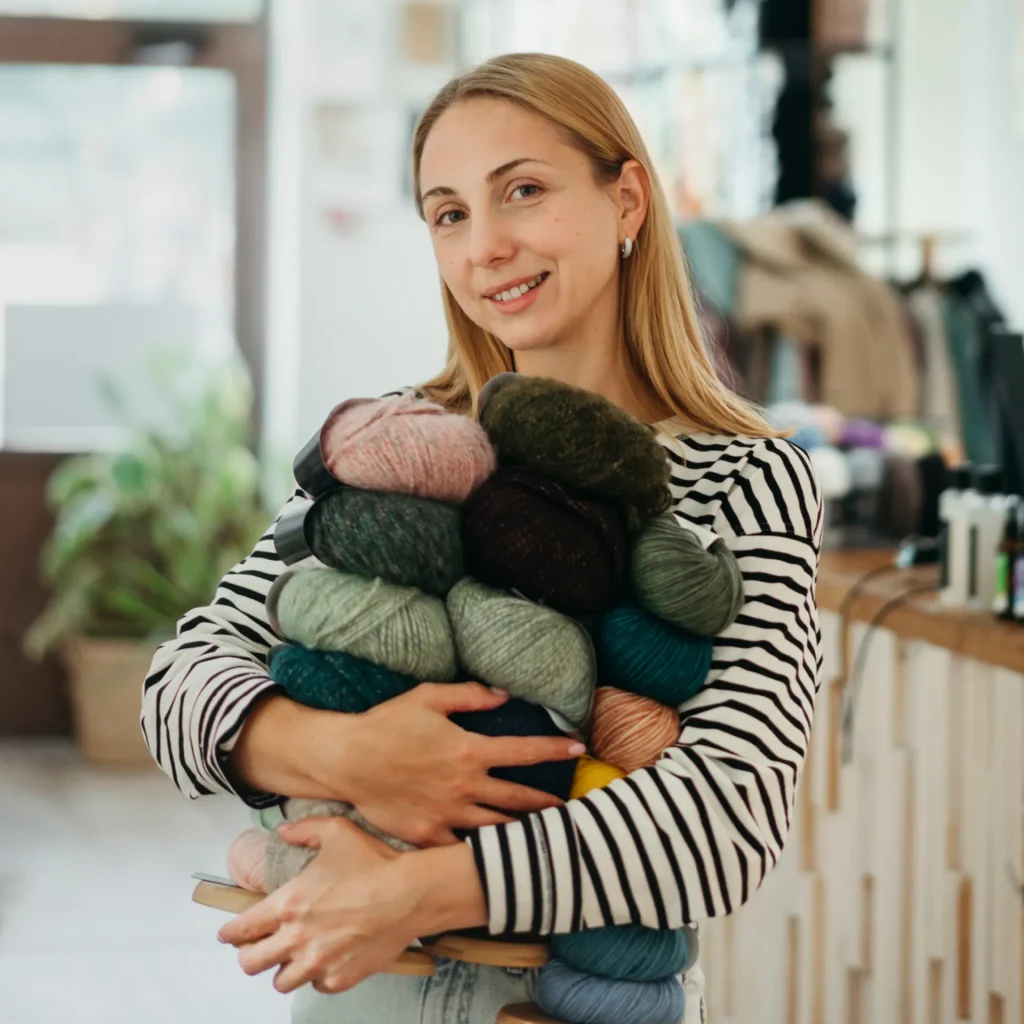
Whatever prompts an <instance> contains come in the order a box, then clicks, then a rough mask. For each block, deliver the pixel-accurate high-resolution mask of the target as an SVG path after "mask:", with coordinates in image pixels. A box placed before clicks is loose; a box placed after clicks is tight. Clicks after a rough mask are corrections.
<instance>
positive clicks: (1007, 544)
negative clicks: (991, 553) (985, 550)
mask: <svg viewBox="0 0 1024 1024" xmlns="http://www.w3.org/2000/svg"><path fill="white" fill-rule="evenodd" d="M1020 512H1021V504H1020V499H1019V498H1016V497H1013V498H1010V499H1009V501H1008V503H1007V506H1006V517H1005V522H1004V525H1003V540H1002V543H1000V545H999V553H998V554H997V556H996V596H995V600H994V601H993V602H992V611H993V612H994V613H995V614H996V615H998V616H999V618H1001V619H1006V620H1012V619H1013V609H1014V600H1015V599H1014V572H1015V570H1016V567H1017V562H1018V560H1019V559H1021V556H1022V555H1024V544H1022V543H1021V536H1020Z"/></svg>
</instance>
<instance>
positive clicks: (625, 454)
mask: <svg viewBox="0 0 1024 1024" xmlns="http://www.w3.org/2000/svg"><path fill="white" fill-rule="evenodd" d="M482 399H483V400H482V401H480V400H478V415H479V418H480V424H481V426H482V427H483V428H484V430H486V431H487V434H488V436H489V437H490V439H491V443H492V444H493V445H494V447H495V449H496V451H497V452H498V461H499V463H501V464H502V465H505V466H525V467H526V468H527V469H532V470H534V471H535V472H537V473H540V474H542V475H544V476H547V477H550V478H551V479H552V480H555V481H556V482H558V483H560V484H562V485H563V486H565V487H568V488H569V489H571V490H576V491H579V493H580V494H583V495H585V496H589V497H595V498H607V499H610V500H612V501H614V502H616V503H617V504H618V505H619V506H620V507H621V508H622V509H623V511H624V512H625V513H626V518H627V522H628V523H629V526H630V528H636V527H638V526H639V525H640V524H641V523H643V522H645V521H646V520H647V519H649V518H650V517H651V516H654V515H657V514H658V513H659V512H664V511H665V510H666V509H667V508H668V507H669V504H670V503H671V495H670V492H669V489H668V482H669V467H668V460H667V458H666V455H665V449H664V448H663V447H662V446H661V445H660V444H659V443H658V441H657V439H656V437H655V434H654V431H653V430H652V429H651V427H649V426H648V425H647V424H645V423H641V422H640V421H639V420H638V419H636V417H634V416H631V415H630V414H629V413H628V412H626V411H625V410H624V409H621V408H619V406H617V405H615V403H614V402H610V401H608V399H607V398H603V397H602V396H601V395H595V394H593V393H592V392H590V391H585V390H584V389H583V388H577V387H572V386H571V385H569V384H562V383H561V382H559V381H555V380H548V379H547V378H544V377H526V376H521V375H519V374H511V375H505V374H502V375H500V378H495V379H494V381H493V383H492V382H488V385H486V386H485V389H484V391H483V392H482Z"/></svg>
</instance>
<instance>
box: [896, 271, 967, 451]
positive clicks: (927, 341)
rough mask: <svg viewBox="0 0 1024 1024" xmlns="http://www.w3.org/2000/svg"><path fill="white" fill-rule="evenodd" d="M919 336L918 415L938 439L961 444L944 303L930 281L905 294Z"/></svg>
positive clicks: (954, 374)
mask: <svg viewBox="0 0 1024 1024" xmlns="http://www.w3.org/2000/svg"><path fill="white" fill-rule="evenodd" d="M907 308H908V309H909V310H910V312H911V314H912V315H913V317H914V319H915V320H916V322H917V326H918V328H919V336H920V339H921V404H920V417H921V419H922V420H924V422H925V423H926V424H927V425H928V426H929V427H931V428H932V429H933V430H934V431H935V433H936V436H937V437H938V439H939V441H940V442H941V443H945V444H955V445H957V446H962V445H963V437H962V434H963V431H962V428H961V421H960V400H959V397H958V394H957V377H956V372H955V370H954V366H953V360H952V356H951V343H950V341H949V337H948V335H947V332H946V316H945V303H944V300H943V297H942V293H941V292H940V291H939V289H938V288H937V287H936V286H935V285H933V284H923V285H921V286H919V287H917V288H915V289H914V290H913V291H911V292H910V294H909V295H908V296H907Z"/></svg>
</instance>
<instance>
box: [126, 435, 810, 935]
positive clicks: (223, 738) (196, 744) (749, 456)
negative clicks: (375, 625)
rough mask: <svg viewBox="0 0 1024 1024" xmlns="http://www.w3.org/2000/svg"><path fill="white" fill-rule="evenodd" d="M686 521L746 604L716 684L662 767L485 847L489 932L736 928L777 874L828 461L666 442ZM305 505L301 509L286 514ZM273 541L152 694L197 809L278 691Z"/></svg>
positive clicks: (693, 706) (250, 559)
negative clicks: (729, 563)
mask: <svg viewBox="0 0 1024 1024" xmlns="http://www.w3.org/2000/svg"><path fill="white" fill-rule="evenodd" d="M661 441H662V444H663V445H664V447H665V450H666V457H667V458H668V460H669V462H670V468H671V482H670V486H671V490H672V496H673V511H674V513H675V514H676V516H677V517H678V518H679V520H680V522H681V524H683V525H686V524H695V525H697V526H699V527H700V528H702V529H703V530H708V531H711V532H712V533H714V534H715V535H717V536H718V537H720V538H722V540H723V541H724V542H725V543H726V544H727V545H728V547H729V548H730V549H731V550H732V552H733V554H734V555H735V556H736V558H737V561H738V564H739V566H740V570H741V573H742V576H743V584H744V603H743V606H742V608H741V610H740V614H739V616H738V618H737V619H736V621H735V623H734V624H733V625H732V626H730V627H729V628H728V629H727V630H725V631H724V632H723V633H722V634H721V635H720V636H719V637H718V638H716V641H715V644H714V651H713V658H712V664H711V671H710V673H709V676H708V679H707V681H706V683H705V685H704V687H703V688H702V690H701V691H700V692H699V693H698V694H697V696H696V697H694V698H692V699H691V700H690V701H688V702H687V703H686V704H685V705H684V706H683V707H682V708H681V709H680V732H679V736H678V739H677V740H676V742H675V743H674V744H673V745H672V746H671V747H669V748H668V749H667V750H665V751H664V752H663V753H662V755H661V757H660V759H659V760H658V761H657V762H656V763H655V764H654V765H653V766H651V767H648V768H642V769H640V770H639V771H635V772H633V773H631V774H630V775H628V776H627V777H626V778H624V779H618V780H616V781H614V782H612V783H611V784H610V785H609V786H607V787H605V788H604V789H600V790H596V791H593V792H591V793H589V794H587V795H586V796H585V797H583V798H581V799H577V800H570V801H568V802H567V803H566V804H565V805H563V806H561V807H558V808H552V809H549V810H546V811H542V812H539V813H535V814H531V815H528V816H527V817H525V818H523V819H521V820H518V821H515V822H512V823H509V824H504V825H489V826H486V827H484V828H481V829H479V830H478V831H476V832H474V833H472V834H471V835H470V837H469V838H468V839H467V840H466V841H467V842H468V843H470V844H471V846H472V849H473V853H474V856H475V860H476V864H477V868H478V871H479V874H480V878H481V882H482V884H483V887H484V892H485V895H486V898H487V906H488V914H489V928H490V931H491V932H492V933H493V934H499V933H502V932H509V931H517V932H533V933H536V934H547V933H557V932H567V931H578V930H580V929H583V928H593V927H598V926H602V925H612V924H627V923H639V924H644V925H646V926H648V927H651V928H678V927H681V926H682V925H684V924H688V923H692V922H699V921H700V920H702V919H704V918H708V917H714V916H720V915H723V914H728V913H730V912H732V911H734V910H735V909H737V908H738V907H739V906H740V905H741V904H743V903H744V902H745V901H746V900H747V899H748V898H749V897H750V896H751V895H752V894H753V893H754V891H755V890H756V889H757V887H758V886H759V885H760V883H761V882H762V880H763V879H764V877H765V876H766V874H767V873H768V871H769V870H770V869H771V868H772V866H773V865H774V864H775V863H776V861H777V860H778V858H779V855H780V853H781V850H782V846H783V843H784V842H785V839H786V834H787V832H788V830H789V825H790V820H791V816H792V811H793V804H794V794H795V790H796V785H797V780H798V778H799V775H800V770H801V767H802V765H803V761H804V758H805V755H806V752H807V746H808V740H809V737H810V731H811V723H812V719H813V714H814V703H815V696H816V694H817V690H818V687H819V685H820V678H821V653H820V639H821V638H820V633H819V629H818V617H817V609H816V605H815V598H814V590H815V583H816V577H817V566H818V555H819V549H820V543H821V530H822V508H821V499H820V495H819V490H818V485H817V482H816V480H815V477H814V473H813V470H812V468H811V464H810V460H809V459H808V458H807V456H806V455H805V454H804V453H803V452H802V451H801V450H800V449H799V448H797V447H795V446H794V445H792V444H790V443H789V442H788V441H784V440H773V439H751V438H743V437H731V436H729V437H726V436H715V435H708V434H691V435H681V436H679V437H669V436H667V435H662V436H661ZM303 500H304V495H303V494H302V493H301V492H296V493H295V494H294V495H293V496H292V497H291V499H289V501H288V503H287V504H286V505H285V506H284V508H283V509H282V510H281V512H282V514H284V513H285V512H287V511H288V510H289V509H290V508H291V507H293V505H295V504H296V503H298V502H301V501H303ZM272 538H273V527H271V529H270V530H268V531H267V533H265V534H264V536H263V537H262V538H261V539H260V540H259V542H258V543H257V544H256V547H255V549H254V551H253V552H252V553H251V554H250V555H248V556H247V557H246V558H245V559H244V560H243V561H242V562H241V563H239V565H237V566H236V567H235V568H234V569H232V570H231V571H230V572H229V573H228V574H227V575H226V576H225V577H224V579H223V580H222V581H221V583H220V585H219V586H218V588H217V591H216V594H215V595H214V598H213V603H212V604H210V605H209V606H207V607H203V608H196V609H193V610H192V611H190V612H188V613H187V614H186V615H184V616H183V617H182V619H181V620H180V622H179V623H178V630H177V637H176V639H173V640H170V641H168V642H167V643H165V644H164V645H162V646H161V647H160V648H159V649H158V651H157V652H156V655H155V657H154V660H153V664H152V668H151V671H150V674H149V675H148V677H147V678H146V680H145V684H144V697H143V709H142V730H143V734H144V736H145V739H146V742H147V744H148V746H149V748H150V750H151V752H152V754H153V757H154V758H155V760H156V761H157V763H158V764H159V765H160V767H161V768H162V769H163V770H164V771H165V772H166V773H167V775H169V776H170V778H171V779H172V780H173V782H174V783H175V785H176V786H177V787H178V788H179V789H180V790H181V791H182V792H183V793H185V794H186V795H187V796H189V797H193V798H194V797H199V796H203V795H206V794H212V793H217V792H235V793H238V795H240V796H241V797H242V798H243V799H245V800H246V802H247V803H249V804H250V805H251V806H253V807H265V806H269V805H271V804H273V803H276V802H278V801H279V800H280V799H281V797H280V796H278V795H276V794H271V793H251V792H240V791H239V790H238V789H237V788H236V787H235V785H234V782H233V780H232V778H231V776H230V775H229V773H228V772H227V770H226V764H227V759H228V757H229V755H230V751H231V749H232V746H233V744H234V742H235V741H236V739H237V737H238V733H239V730H240V729H241V726H242V725H243V723H244V722H245V718H246V714H247V713H248V711H249V710H250V709H251V708H252V707H253V705H254V703H255V702H256V701H257V700H258V699H259V698H260V697H261V696H262V695H263V694H265V693H266V692H267V691H268V690H271V689H272V688H273V687H274V685H275V684H274V683H273V682H272V680H271V679H270V677H269V675H268V673H267V669H266V656H267V652H268V650H269V649H270V647H271V646H273V645H274V644H276V643H278V642H279V641H280V639H281V638H280V637H278V636H277V635H276V634H275V632H274V630H273V628H272V627H271V625H270V624H269V622H268V621H267V615H266V610H265V606H264V601H265V597H266V594H267V592H268V590H269V589H270V586H271V584H272V583H273V582H274V580H275V579H276V578H277V576H278V575H279V574H280V573H281V572H282V571H283V569H284V565H283V563H282V562H281V561H280V559H279V558H278V556H277V554H276V552H275V550H274V544H273V539H272Z"/></svg>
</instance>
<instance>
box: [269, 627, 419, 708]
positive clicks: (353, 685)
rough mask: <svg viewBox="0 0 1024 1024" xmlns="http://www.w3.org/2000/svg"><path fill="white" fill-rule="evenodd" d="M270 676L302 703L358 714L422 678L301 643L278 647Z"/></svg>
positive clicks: (271, 658) (272, 653)
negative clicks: (302, 645) (314, 648)
mask: <svg viewBox="0 0 1024 1024" xmlns="http://www.w3.org/2000/svg"><path fill="white" fill-rule="evenodd" d="M269 667H270V678H271V679H273V680H274V682H275V683H277V684H278V685H279V686H280V687H281V689H283V690H284V692H285V696H287V697H291V699H292V700H294V701H295V702H296V703H298V704H303V705H305V706H306V707H309V708H316V709H317V710H319V711H342V712H345V713H346V714H350V715H355V714H360V713H361V712H363V711H369V710H370V708H373V707H376V706H377V705H378V704H382V703H383V702H384V701H386V700H390V699H391V698H392V697H397V696H399V695H400V694H403V693H405V692H406V691H408V690H411V689H412V688H413V687H414V686H417V685H418V683H419V681H418V680H417V679H415V678H414V677H413V676H410V675H404V674H402V673H400V672H393V671H392V670H391V669H389V668H385V667H384V666H383V665H376V664H374V663H373V662H372V661H367V660H366V659H365V658H357V657H356V656H355V655H354V654H349V653H348V652H347V651H313V650H310V649H309V648H308V647H301V646H299V645H298V644H287V645H282V646H280V647H276V648H274V650H272V651H271V652H270V658H269Z"/></svg>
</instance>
